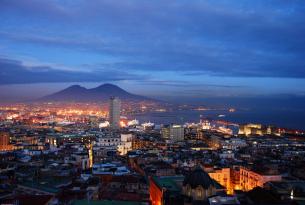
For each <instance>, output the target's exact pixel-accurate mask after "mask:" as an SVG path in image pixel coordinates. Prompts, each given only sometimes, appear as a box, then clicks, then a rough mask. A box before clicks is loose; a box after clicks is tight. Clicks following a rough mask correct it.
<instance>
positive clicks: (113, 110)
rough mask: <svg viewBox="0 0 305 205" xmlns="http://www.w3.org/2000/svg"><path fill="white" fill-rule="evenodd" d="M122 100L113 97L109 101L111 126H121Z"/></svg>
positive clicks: (115, 127)
mask: <svg viewBox="0 0 305 205" xmlns="http://www.w3.org/2000/svg"><path fill="white" fill-rule="evenodd" d="M120 111H121V100H120V99H119V98H117V97H111V98H110V101H109V122H110V127H111V128H114V129H117V128H119V127H120Z"/></svg>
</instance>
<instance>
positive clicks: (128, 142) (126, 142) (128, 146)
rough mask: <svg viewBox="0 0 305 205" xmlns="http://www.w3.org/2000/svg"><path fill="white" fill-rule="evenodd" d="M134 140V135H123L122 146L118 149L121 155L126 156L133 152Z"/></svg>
mask: <svg viewBox="0 0 305 205" xmlns="http://www.w3.org/2000/svg"><path fill="white" fill-rule="evenodd" d="M132 138H133V136H132V134H121V144H120V145H118V147H117V149H118V151H119V152H120V155H125V154H127V152H128V151H131V150H132Z"/></svg>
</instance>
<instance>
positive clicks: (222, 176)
mask: <svg viewBox="0 0 305 205" xmlns="http://www.w3.org/2000/svg"><path fill="white" fill-rule="evenodd" d="M209 176H210V177H211V178H212V179H214V180H215V181H217V182H218V183H219V184H221V185H222V186H224V187H226V189H227V194H233V191H234V189H233V187H232V184H231V170H230V168H222V169H217V170H214V171H213V172H209Z"/></svg>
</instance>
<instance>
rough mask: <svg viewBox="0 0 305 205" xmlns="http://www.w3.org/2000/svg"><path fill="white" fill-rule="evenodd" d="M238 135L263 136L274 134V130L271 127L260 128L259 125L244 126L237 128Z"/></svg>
mask: <svg viewBox="0 0 305 205" xmlns="http://www.w3.org/2000/svg"><path fill="white" fill-rule="evenodd" d="M238 134H239V135H246V136H249V135H260V136H261V135H264V134H268V135H270V134H276V132H275V129H274V128H273V127H271V126H268V127H267V126H262V125H261V124H245V125H240V126H239V131H238Z"/></svg>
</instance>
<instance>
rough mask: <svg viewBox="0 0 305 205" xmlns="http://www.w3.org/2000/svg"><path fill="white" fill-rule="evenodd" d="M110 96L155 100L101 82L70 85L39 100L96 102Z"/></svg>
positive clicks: (124, 98)
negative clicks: (97, 83) (99, 83)
mask: <svg viewBox="0 0 305 205" xmlns="http://www.w3.org/2000/svg"><path fill="white" fill-rule="evenodd" d="M110 97H119V98H120V99H122V100H132V101H143V100H148V101H155V100H152V99H150V98H147V97H144V96H140V95H135V94H131V93H129V92H127V91H125V90H123V89H122V88H120V87H118V86H116V85H113V84H108V83H107V84H103V85H100V86H98V87H96V88H91V89H87V88H84V87H82V86H80V85H72V86H70V87H68V88H66V89H64V90H61V91H59V92H56V93H53V94H51V95H48V96H45V97H43V98H41V99H40V100H41V101H76V102H96V101H105V100H108V99H109V98H110Z"/></svg>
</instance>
